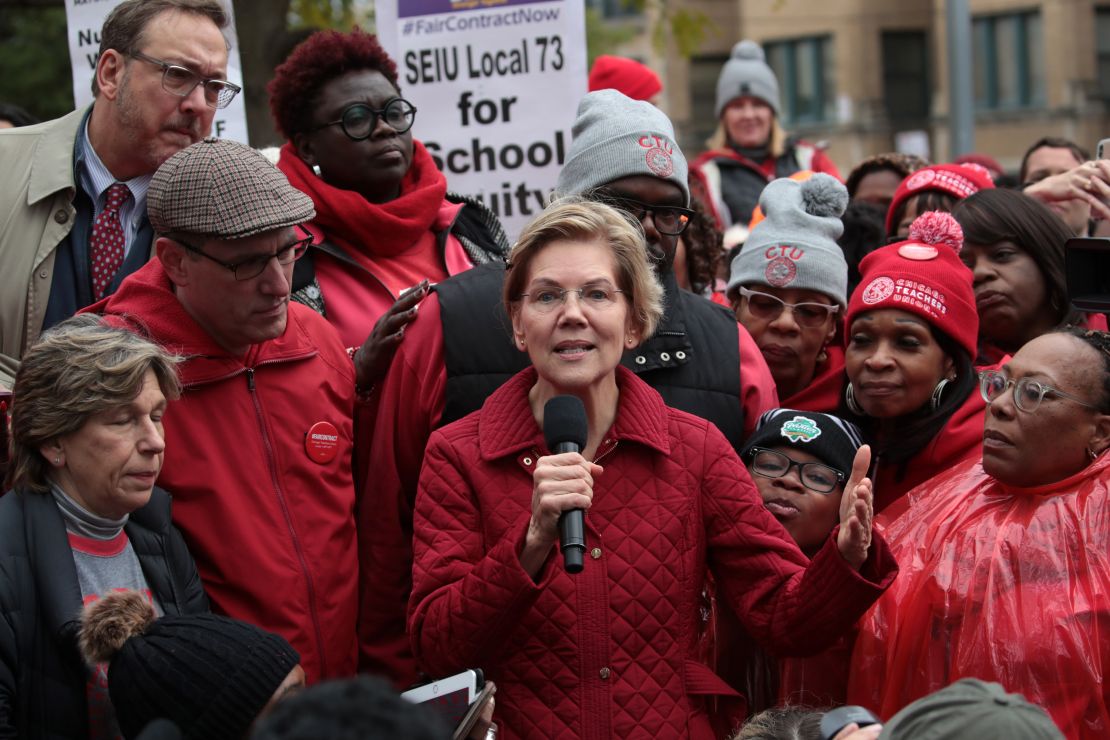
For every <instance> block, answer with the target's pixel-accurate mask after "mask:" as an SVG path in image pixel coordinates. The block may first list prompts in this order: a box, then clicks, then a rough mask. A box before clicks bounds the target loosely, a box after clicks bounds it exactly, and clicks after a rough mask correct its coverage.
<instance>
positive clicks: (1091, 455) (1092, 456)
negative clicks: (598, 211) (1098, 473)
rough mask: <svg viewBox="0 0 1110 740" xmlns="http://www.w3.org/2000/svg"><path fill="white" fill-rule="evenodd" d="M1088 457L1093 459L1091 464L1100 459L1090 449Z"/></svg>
mask: <svg viewBox="0 0 1110 740" xmlns="http://www.w3.org/2000/svg"><path fill="white" fill-rule="evenodd" d="M1087 457H1089V458H1091V462H1094V461H1095V460H1097V459H1098V454H1097V453H1096V452H1095V451H1094V450H1092V449H1091V448H1090V447H1088V448H1087Z"/></svg>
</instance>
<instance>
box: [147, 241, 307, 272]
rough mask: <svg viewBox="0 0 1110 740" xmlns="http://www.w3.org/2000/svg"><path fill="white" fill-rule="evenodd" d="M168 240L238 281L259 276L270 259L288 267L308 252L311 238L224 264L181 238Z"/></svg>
mask: <svg viewBox="0 0 1110 740" xmlns="http://www.w3.org/2000/svg"><path fill="white" fill-rule="evenodd" d="M169 238H170V239H173V240H174V241H175V242H177V243H178V244H180V245H181V246H183V247H185V249H187V250H189V251H190V252H192V253H193V254H199V255H200V256H201V257H207V258H208V259H210V260H212V261H213V262H215V263H216V264H217V265H221V266H223V267H226V268H227V269H229V270H231V274H232V275H233V276H234V277H235V279H236V280H240V281H242V280H250V279H251V278H256V277H258V276H259V275H261V274H262V272H263V271H264V270H265V269H266V266H267V265H269V264H270V260H272V259H277V261H278V264H279V265H288V264H290V263H291V262H296V261H297V260H299V259H300V258H301V257H304V253H305V252H307V251H308V247H309V245H311V244H312V237H311V236H306V237H305V238H304V239H298V240H297V241H295V242H293V243H292V244H287V245H286V246H284V247H281V248H280V249H278V251H277V252H275V253H273V254H259V255H256V256H254V257H247V258H246V259H244V260H239V261H238V262H224V261H223V260H222V259H218V258H216V257H213V256H212V255H210V254H208V253H207V252H205V251H203V250H201V249H200V247H195V246H193V245H192V244H190V243H188V242H186V241H182V240H181V238H180V237H178V236H170V237H169Z"/></svg>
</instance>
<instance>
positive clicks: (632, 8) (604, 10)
mask: <svg viewBox="0 0 1110 740" xmlns="http://www.w3.org/2000/svg"><path fill="white" fill-rule="evenodd" d="M586 6H587V7H590V8H597V10H598V12H599V13H601V17H602V18H622V17H626V16H630V15H636V14H637V13H638V12H639V11H637V10H636V5H635V3H632V2H629V0H586Z"/></svg>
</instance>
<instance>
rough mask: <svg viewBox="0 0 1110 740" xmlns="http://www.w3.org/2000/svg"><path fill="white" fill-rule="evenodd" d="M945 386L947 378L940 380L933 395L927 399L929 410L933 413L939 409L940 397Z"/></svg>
mask: <svg viewBox="0 0 1110 740" xmlns="http://www.w3.org/2000/svg"><path fill="white" fill-rule="evenodd" d="M946 385H948V378H941V379H940V382H939V383H937V387H936V388H934V389H933V395H932V397H931V398H930V399H929V408H930V409H932V410H933V411H936V410H937V409H939V408H940V403H941V396H943V395H944V386H946Z"/></svg>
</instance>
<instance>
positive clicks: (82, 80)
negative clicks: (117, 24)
mask: <svg viewBox="0 0 1110 740" xmlns="http://www.w3.org/2000/svg"><path fill="white" fill-rule="evenodd" d="M65 2H66V26H67V29H68V30H67V34H68V36H69V57H70V61H71V63H72V66H73V104H74V108H84V107H85V106H87V105H89V104H90V103H92V101H93V94H92V78H93V73H94V72H95V70H96V59H97V54H98V53H99V51H100V28H101V26H103V25H104V19H105V18H107V17H108V13H110V12H111V11H112V9H113V8H115V7H116V6H117V5H119V4H120V2H122V0H65ZM224 7H225V10H227V14H228V19H229V22H230V25H229V26H228V28H225V29H224V31H223V33H224V36H226V37H227V40H228V42H229V43H230V44H231V51H229V52H228V59H227V79H228V81H230V82H234V83H235V84H236V85H238V86H239V87H242V86H243V68H242V66H241V65H240V63H239V45H238V43H237V42H236V37H235V14H234V11H233V10H232V8H231V3H230V0H225V2H224ZM166 61H170V62H172V61H174V60H172V59H168V60H166ZM212 135H213V136H219V137H220V138H221V139H233V140H235V141H241V142H243V143H244V144H245V143H247V113H246V109H245V108H244V107H243V93H239V94H238V95H236V96H235V100H233V101H231V105H229V106H228V107H226V108H222V109H220V110H218V111H216V118H215V120H213V121H212Z"/></svg>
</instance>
